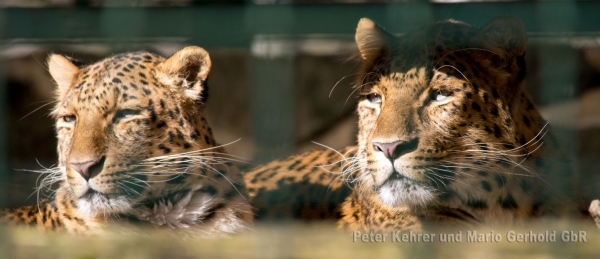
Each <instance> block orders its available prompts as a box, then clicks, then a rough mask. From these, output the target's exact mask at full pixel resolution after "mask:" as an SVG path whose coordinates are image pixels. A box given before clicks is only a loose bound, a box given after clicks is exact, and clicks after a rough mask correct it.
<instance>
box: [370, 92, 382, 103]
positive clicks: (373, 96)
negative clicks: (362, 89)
mask: <svg viewBox="0 0 600 259" xmlns="http://www.w3.org/2000/svg"><path fill="white" fill-rule="evenodd" d="M367 100H369V102H372V103H380V102H381V95H379V94H369V95H367Z"/></svg>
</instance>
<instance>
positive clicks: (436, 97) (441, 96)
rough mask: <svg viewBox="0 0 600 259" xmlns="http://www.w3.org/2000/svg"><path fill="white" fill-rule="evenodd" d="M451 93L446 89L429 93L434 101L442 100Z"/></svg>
mask: <svg viewBox="0 0 600 259" xmlns="http://www.w3.org/2000/svg"><path fill="white" fill-rule="evenodd" d="M451 94H452V93H451V92H448V91H443V90H435V91H433V92H432V93H431V100H433V101H436V102H443V101H445V100H446V99H448V97H450V95H451Z"/></svg>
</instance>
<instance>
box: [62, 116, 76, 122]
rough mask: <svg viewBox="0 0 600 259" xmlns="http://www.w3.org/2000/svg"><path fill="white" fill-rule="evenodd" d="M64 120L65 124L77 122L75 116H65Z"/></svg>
mask: <svg viewBox="0 0 600 259" xmlns="http://www.w3.org/2000/svg"><path fill="white" fill-rule="evenodd" d="M63 120H64V121H65V122H74V121H75V116H73V115H69V116H63Z"/></svg>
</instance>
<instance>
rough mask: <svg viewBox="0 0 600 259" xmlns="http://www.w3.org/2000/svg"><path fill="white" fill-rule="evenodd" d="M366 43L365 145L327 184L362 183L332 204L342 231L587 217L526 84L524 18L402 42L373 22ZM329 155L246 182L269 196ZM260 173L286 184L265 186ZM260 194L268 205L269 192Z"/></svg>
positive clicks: (272, 167) (440, 29)
mask: <svg viewBox="0 0 600 259" xmlns="http://www.w3.org/2000/svg"><path fill="white" fill-rule="evenodd" d="M356 43H357V46H358V50H359V53H360V57H361V59H362V63H363V68H362V70H361V73H360V75H359V76H358V78H357V79H358V80H357V83H356V87H358V90H360V95H361V98H360V100H359V103H358V108H357V109H358V114H359V124H358V125H359V134H358V146H357V147H355V148H354V149H355V150H356V152H355V154H354V155H355V157H354V158H352V159H351V160H350V162H351V163H350V164H346V165H345V166H341V167H339V168H338V169H339V170H338V174H328V177H324V178H322V183H321V185H325V184H329V183H331V182H332V181H335V180H336V179H351V180H352V181H350V182H349V184H351V187H352V193H351V194H350V195H349V196H348V197H347V198H346V199H345V201H344V202H343V203H342V204H339V203H338V205H337V206H331V205H330V206H331V207H333V208H334V209H335V210H339V211H341V219H339V224H340V226H341V227H342V228H346V229H350V230H369V229H370V230H384V229H411V230H414V229H420V228H421V227H422V226H423V225H425V223H436V224H438V223H439V224H442V225H467V226H474V225H479V224H485V225H495V224H502V225H507V224H509V225H510V224H523V223H524V222H527V221H528V220H532V219H536V218H539V217H546V216H571V215H576V214H577V213H578V210H579V208H578V206H577V203H576V201H575V200H574V199H573V191H574V187H573V185H572V183H573V182H572V179H574V178H573V175H574V172H573V171H572V169H571V167H570V165H569V161H568V159H565V157H564V156H563V155H562V154H561V153H560V152H559V151H558V148H557V146H556V141H555V140H554V139H553V138H552V135H551V133H550V128H549V126H548V125H547V123H546V121H545V120H544V119H543V118H542V117H541V116H540V114H539V112H538V110H537V109H536V107H535V105H534V104H533V102H532V100H531V98H530V97H529V95H528V94H527V93H526V92H525V90H524V89H523V87H522V86H521V84H522V82H523V78H524V76H525V61H524V53H525V50H526V46H527V37H526V35H525V30H524V27H523V24H522V23H521V21H519V20H518V19H516V18H513V17H508V16H503V17H498V18H495V19H493V20H492V21H490V22H489V23H488V24H486V25H485V26H483V27H482V28H475V27H472V26H470V25H467V24H464V23H461V22H457V21H453V20H449V21H445V22H440V23H436V24H434V25H431V26H428V27H424V28H420V29H418V30H415V31H412V32H409V33H407V34H405V35H403V36H400V37H397V36H395V35H393V34H391V33H389V32H387V31H385V30H384V29H382V28H381V27H379V26H377V25H376V24H375V23H374V22H372V21H371V20H369V19H366V18H363V19H361V21H360V22H359V24H358V27H357V31H356ZM319 152H331V151H315V152H313V153H309V154H308V155H305V156H296V157H292V158H291V159H286V160H283V161H285V162H286V163H290V162H292V163H295V164H296V166H295V167H294V168H288V167H285V166H281V165H280V164H278V163H277V162H274V163H271V164H267V165H266V166H263V167H259V168H257V169H255V170H252V171H250V172H248V173H246V174H245V176H244V177H245V179H246V182H252V181H254V182H252V183H250V184H249V185H252V187H251V188H253V189H259V190H260V189H265V188H274V187H273V186H274V185H273V182H274V181H277V180H278V179H284V178H290V179H292V177H293V179H303V178H309V179H310V178H314V177H315V176H316V175H315V173H314V172H311V171H307V170H298V168H305V169H306V168H312V167H314V166H315V165H318V164H316V163H315V161H313V160H312V159H311V158H310V157H315V156H318V153H319ZM338 160H341V158H340V157H332V160H329V161H327V160H324V161H322V160H319V161H317V162H318V163H320V164H329V163H332V162H335V161H338ZM259 170H260V171H261V175H263V176H269V177H271V178H274V179H275V180H271V179H261V178H257V177H256V176H257V174H258V173H257V172H258V171H259ZM261 181H262V182H261ZM263 183H264V184H263ZM295 184H296V185H298V186H296V187H294V189H298V190H300V193H298V194H296V196H297V197H294V196H293V195H288V197H289V198H288V199H290V200H294V199H303V198H302V197H304V196H310V194H308V193H307V192H310V189H308V190H307V191H302V189H303V188H304V187H303V186H306V183H302V182H298V183H295ZM263 185H264V186H263ZM290 185H294V183H291V182H288V183H287V185H284V186H279V188H281V187H285V188H286V190H287V189H289V188H291V187H289V186H290ZM311 185H315V183H311ZM265 186H266V187H265ZM270 192H271V194H270V195H271V196H277V195H276V194H273V192H274V190H271V191H270ZM251 196H252V197H253V199H257V197H258V199H261V200H265V197H261V194H260V192H259V193H254V192H253V193H252V194H251ZM328 199H329V197H328V196H327V195H324V196H322V199H321V200H322V202H323V203H325V204H330V203H331V202H330V201H329V200H328ZM339 200H340V199H339V198H336V199H334V200H333V203H335V202H338V201H339ZM271 206H280V204H277V205H271ZM281 206H285V204H284V205H281ZM281 206H280V207H281ZM262 207H263V208H267V209H266V210H267V211H264V212H259V214H260V213H262V214H269V211H268V206H266V205H263V206H262ZM279 210H281V208H280V209H279ZM296 210H297V209H296ZM292 216H296V217H297V216H298V215H292Z"/></svg>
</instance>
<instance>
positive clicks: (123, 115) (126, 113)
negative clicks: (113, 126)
mask: <svg viewBox="0 0 600 259" xmlns="http://www.w3.org/2000/svg"><path fill="white" fill-rule="evenodd" d="M140 113H141V111H140V110H132V109H123V110H119V111H118V112H117V114H115V117H113V122H117V121H119V120H121V119H129V118H131V117H133V116H136V115H138V114H140Z"/></svg>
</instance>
